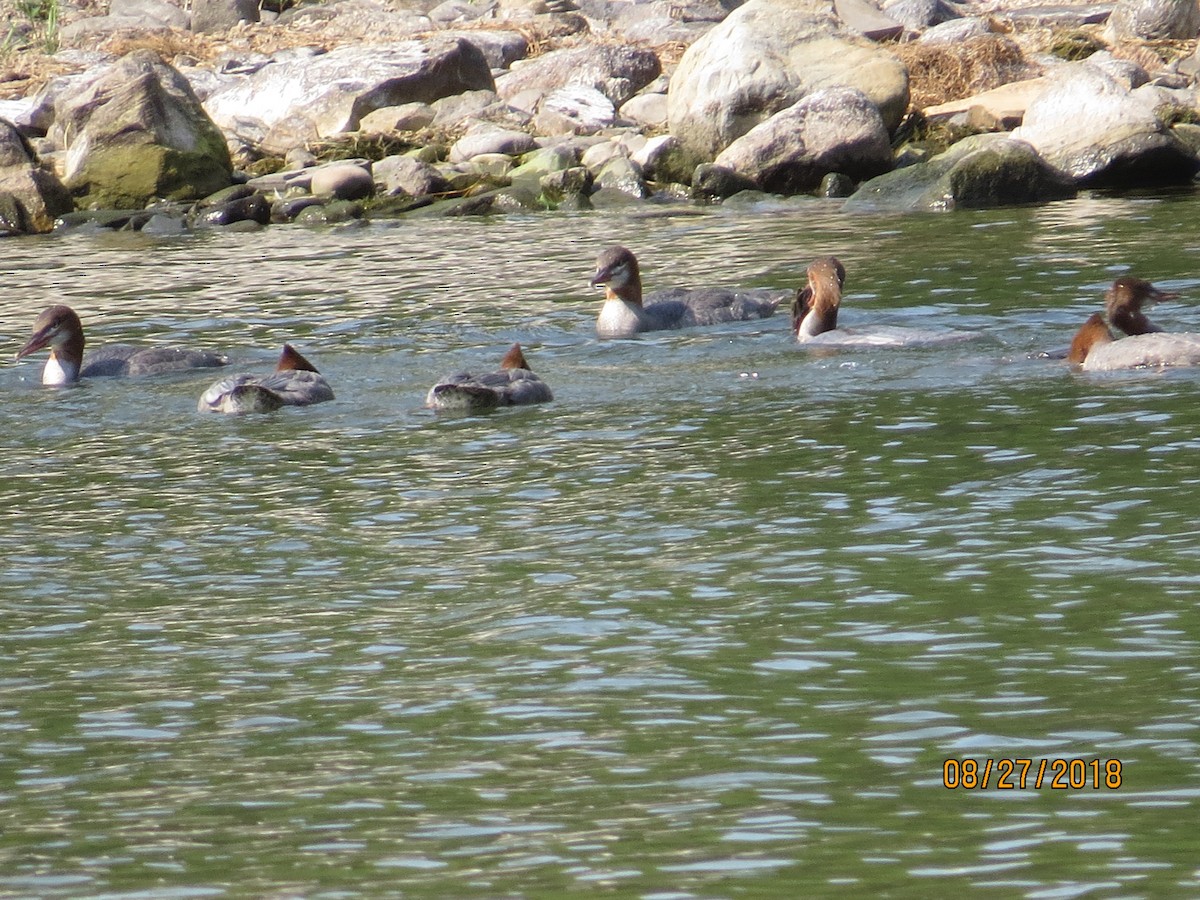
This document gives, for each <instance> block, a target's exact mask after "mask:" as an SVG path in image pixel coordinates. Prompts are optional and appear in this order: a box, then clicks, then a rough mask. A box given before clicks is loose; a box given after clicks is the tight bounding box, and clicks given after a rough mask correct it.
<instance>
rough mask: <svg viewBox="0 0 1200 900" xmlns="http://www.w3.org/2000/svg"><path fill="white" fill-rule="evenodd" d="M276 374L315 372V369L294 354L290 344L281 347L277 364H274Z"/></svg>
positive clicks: (305, 360) (294, 351) (298, 355)
mask: <svg viewBox="0 0 1200 900" xmlns="http://www.w3.org/2000/svg"><path fill="white" fill-rule="evenodd" d="M275 371H276V372H316V371H317V367H316V366H314V365H313V364H312V363H310V362H309V361H308V360H307V359H305V358H304V357H303V356H301V355H300V354H299V353H298V352H296V348H295V347H293V346H292V345H291V344H284V345H283V352H282V353H280V354H279V362H278V363H276V364H275Z"/></svg>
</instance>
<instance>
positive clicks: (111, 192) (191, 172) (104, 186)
mask: <svg viewBox="0 0 1200 900" xmlns="http://www.w3.org/2000/svg"><path fill="white" fill-rule="evenodd" d="M226 158H228V157H226ZM231 171H232V170H231V169H230V168H226V167H224V166H222V165H220V164H219V163H218V164H215V165H214V162H213V157H212V156H211V155H210V154H208V153H204V152H187V151H181V150H173V149H171V148H170V147H164V146H160V145H156V144H143V145H137V146H129V145H126V146H113V147H100V148H97V149H96V150H94V151H93V152H92V153H91V154H89V155H88V158H87V160H86V161H85V163H84V165H83V166H82V167H81V168H80V169H79V171H77V172H76V173H75V174H74V175H73V176H72V177H71V178H70V179H69V180H68V181H67V188H68V190H70V191H71V193H72V195H73V196H74V197H75V198H76V204H77V205H78V206H80V207H91V208H94V209H126V208H130V207H138V206H144V205H145V204H146V203H147V202H149V201H150V200H152V199H155V198H161V199H165V200H194V199H196V198H199V197H206V196H208V195H209V194H212V193H214V192H215V191H218V190H220V189H222V188H224V187H227V186H228V185H229V179H230V177H231Z"/></svg>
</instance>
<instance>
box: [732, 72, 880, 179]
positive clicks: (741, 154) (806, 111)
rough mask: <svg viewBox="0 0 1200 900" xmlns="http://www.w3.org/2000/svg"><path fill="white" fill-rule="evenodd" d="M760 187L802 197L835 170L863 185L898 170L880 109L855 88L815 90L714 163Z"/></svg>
mask: <svg viewBox="0 0 1200 900" xmlns="http://www.w3.org/2000/svg"><path fill="white" fill-rule="evenodd" d="M713 162H714V163H715V164H716V165H717V166H722V167H724V168H727V169H732V170H733V171H735V172H738V173H740V174H742V175H745V176H746V177H747V178H750V179H751V180H752V181H754V183H755V184H756V185H757V186H758V188H759V189H761V190H764V191H770V192H772V193H777V194H799V193H806V192H811V191H814V190H816V189H817V187H818V186H819V185H820V183H821V179H823V178H824V177H825V176H826V175H828V174H829V173H830V172H841V173H843V174H845V175H848V176H849V177H850V178H853V179H854V180H855V181H862V180H864V179H867V178H873V177H875V176H876V175H881V174H883V173H884V172H887V171H888V170H890V169H891V168H892V147H891V142H890V141H889V139H888V133H887V129H886V128H884V125H883V119H882V118H880V116H879V110H878V109H876V107H875V104H874V103H872V102H871V101H870V100H869V99H868V98H867V96H866V95H865V94H863V93H862V92H861V91H857V90H854V89H852V88H830V89H828V90H822V91H814V92H813V93H811V94H809V95H808V96H806V97H805V98H804V99H802V100H800V101H799V102H798V103H795V104H794V105H792V106H789V107H788V108H787V109H785V110H783V111H781V112H778V113H776V114H775V115H774V116H772V117H771V118H770V119H768V120H767V121H765V122H763V123H762V124H760V125H756V126H755V127H754V128H752V129H750V131H748V132H746V134H744V135H743V136H742V137H740V138H738V139H737V140H735V141H734V142H733V143H732V144H730V145H729V146H728V147H726V148H725V149H724V150H723V151H722V152H721V153H720V154H719V155H718V156H717V158H716V159H715V160H714V161H713Z"/></svg>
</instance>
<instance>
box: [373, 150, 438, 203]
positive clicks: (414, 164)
mask: <svg viewBox="0 0 1200 900" xmlns="http://www.w3.org/2000/svg"><path fill="white" fill-rule="evenodd" d="M373 172H374V175H375V179H376V181H377V182H379V183H382V184H383V185H384V189H385V191H386V193H388V194H391V195H396V194H407V195H409V196H410V197H423V196H425V195H427V194H440V193H443V192H445V191H446V190H448V189H449V187H450V183H449V182H448V181H447V180H446V178H445V176H444V175H442V173H441V172H439V171H438V170H437V169H436V168H435V167H434V166H432V165H430V164H429V163H427V162H422V161H421V160H419V159H414V158H413V157H411V156H388V157H386V158H384V159H381V160H380V161H379V162H377V163H375V165H374V167H373Z"/></svg>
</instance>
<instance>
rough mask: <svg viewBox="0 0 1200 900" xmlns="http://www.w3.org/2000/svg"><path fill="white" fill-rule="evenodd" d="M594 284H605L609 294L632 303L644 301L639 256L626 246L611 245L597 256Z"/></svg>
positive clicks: (593, 277)
mask: <svg viewBox="0 0 1200 900" xmlns="http://www.w3.org/2000/svg"><path fill="white" fill-rule="evenodd" d="M591 283H592V286H593V287H595V286H596V285H599V284H603V285H605V286H606V287H607V296H616V297H620V298H621V299H622V300H627V301H629V302H630V303H637V304H641V302H642V273H641V270H640V269H639V268H638V261H637V257H636V256H634V255H633V251H631V250H628V249H626V248H625V247H609V248H608V249H607V250H605V251H604V252H602V253H601V254H600V255H599V256H598V257H596V274H595V275H593V276H592V281H591Z"/></svg>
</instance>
